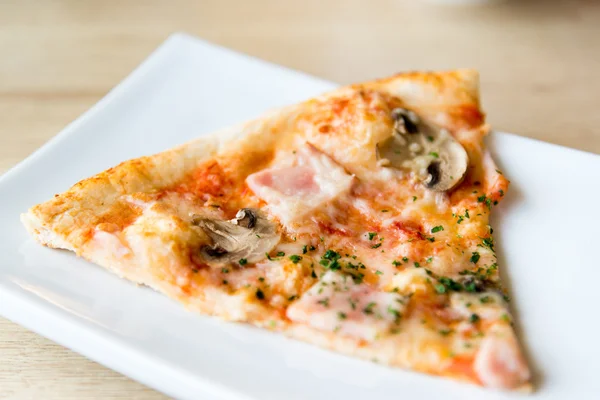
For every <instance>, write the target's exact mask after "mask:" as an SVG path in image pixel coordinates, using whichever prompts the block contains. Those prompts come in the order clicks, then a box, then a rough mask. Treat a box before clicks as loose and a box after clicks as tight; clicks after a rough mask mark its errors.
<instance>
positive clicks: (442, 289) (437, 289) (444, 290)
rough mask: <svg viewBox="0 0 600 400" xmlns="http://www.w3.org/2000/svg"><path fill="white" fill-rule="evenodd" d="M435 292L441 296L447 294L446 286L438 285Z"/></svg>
mask: <svg viewBox="0 0 600 400" xmlns="http://www.w3.org/2000/svg"><path fill="white" fill-rule="evenodd" d="M435 291H436V292H438V293H439V294H444V293H446V286H444V285H442V284H441V283H438V284H437V285H435Z"/></svg>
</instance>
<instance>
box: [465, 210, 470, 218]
mask: <svg viewBox="0 0 600 400" xmlns="http://www.w3.org/2000/svg"><path fill="white" fill-rule="evenodd" d="M465 217H467V218H471V217H470V216H469V209H466V210H465Z"/></svg>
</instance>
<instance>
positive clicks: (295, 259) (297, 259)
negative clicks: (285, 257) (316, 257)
mask: <svg viewBox="0 0 600 400" xmlns="http://www.w3.org/2000/svg"><path fill="white" fill-rule="evenodd" d="M290 260H292V262H293V263H294V264H298V263H299V262H300V260H302V256H298V255H296V254H292V255H291V256H290Z"/></svg>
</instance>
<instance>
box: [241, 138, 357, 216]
mask: <svg viewBox="0 0 600 400" xmlns="http://www.w3.org/2000/svg"><path fill="white" fill-rule="evenodd" d="M353 180H354V176H353V175H351V174H348V173H347V172H346V171H345V170H344V168H343V167H342V166H340V165H339V164H338V163H336V162H335V161H334V160H333V159H332V158H331V157H329V156H328V155H327V154H325V153H323V152H321V151H319V150H318V149H316V148H315V147H314V146H312V145H310V144H307V145H305V146H304V147H303V148H302V149H301V150H299V151H298V153H297V159H296V163H295V165H293V166H277V165H275V166H274V167H272V168H269V169H265V170H262V171H259V172H257V173H254V174H252V175H250V176H248V178H247V179H246V183H247V184H248V187H249V188H250V189H251V190H252V191H253V192H254V194H256V196H258V197H259V198H260V199H262V200H264V201H265V202H266V203H267V205H268V207H267V211H268V212H270V213H271V214H273V215H275V216H276V217H277V218H279V219H280V221H281V222H282V223H283V224H284V225H285V226H286V227H288V228H290V227H292V226H293V224H294V221H297V220H301V219H302V218H303V217H304V216H306V214H308V213H309V212H310V211H312V210H314V209H316V208H318V207H320V206H321V205H323V204H324V203H326V202H328V201H331V200H333V199H335V198H336V197H338V196H341V195H343V194H344V193H347V192H348V191H349V190H350V187H351V186H352V182H353Z"/></svg>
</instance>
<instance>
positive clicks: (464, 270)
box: [22, 70, 530, 390]
mask: <svg viewBox="0 0 600 400" xmlns="http://www.w3.org/2000/svg"><path fill="white" fill-rule="evenodd" d="M487 131H488V127H487V126H486V125H485V124H484V116H483V114H482V112H481V110H480V108H479V94H478V76H477V73H476V72H474V71H471V70H460V71H453V72H444V73H406V74H399V75H396V76H393V77H390V78H387V79H383V80H378V81H373V82H367V83H363V84H357V85H353V86H349V87H344V88H341V89H338V90H335V91H333V92H330V93H327V94H324V95H322V96H320V97H316V98H314V99H311V100H308V101H305V102H303V103H300V104H297V105H294V106H289V107H285V108H282V109H279V110H275V111H272V112H270V113H268V114H266V115H264V116H262V117H261V118H259V119H256V120H253V121H250V122H247V123H245V124H243V125H239V126H235V127H232V128H228V129H226V130H223V131H220V132H217V133H215V134H213V135H211V136H210V137H203V138H200V139H198V140H196V141H193V142H191V143H188V144H185V145H183V146H180V147H177V148H175V149H172V150H169V151H166V152H164V153H160V154H157V155H153V156H150V157H142V158H139V159H135V160H130V161H126V162H124V163H122V164H120V165H118V166H117V167H115V168H111V169H109V170H107V171H104V172H102V173H100V174H98V175H96V176H94V177H92V178H89V179H86V180H83V181H81V182H79V183H77V184H76V185H75V186H73V187H72V188H71V189H69V190H68V191H67V192H65V193H62V194H59V195H56V196H55V197H54V198H53V199H51V200H49V201H48V202H46V203H43V204H40V205H37V206H35V207H33V208H31V209H30V210H29V211H28V212H27V213H26V214H24V215H23V216H22V221H23V223H24V224H25V226H26V228H27V230H28V231H29V232H30V233H31V234H32V235H33V236H34V237H35V238H36V239H37V240H38V241H40V242H41V243H42V244H44V245H47V246H50V247H55V248H62V249H68V250H71V251H74V252H75V253H76V254H77V255H79V256H81V257H84V258H85V259H86V260H89V261H91V262H93V263H96V264H99V265H101V266H103V267H105V268H107V269H109V270H110V271H113V272H114V273H116V274H117V275H119V276H121V277H123V278H126V279H129V280H131V281H133V282H136V283H139V284H144V285H147V286H150V287H151V288H153V289H155V290H157V291H159V292H162V293H164V294H166V295H167V296H169V297H171V298H173V299H176V300H177V301H179V302H181V303H183V304H185V305H186V306H187V307H188V308H189V309H191V310H193V311H197V312H200V313H202V314H207V315H215V316H219V317H221V318H224V319H227V320H231V321H240V322H246V323H250V324H253V325H255V326H258V327H262V328H266V329H269V330H272V331H277V332H281V333H283V334H286V335H289V336H291V337H293V338H297V339H300V340H304V341H306V342H310V343H314V344H316V345H319V346H323V347H325V348H328V349H332V350H334V351H337V352H340V353H344V354H348V355H353V356H357V357H361V358H364V359H368V360H377V361H378V362H380V363H383V364H387V365H390V366H397V367H402V368H407V369H412V370H415V371H421V372H424V373H429V374H434V375H440V376H446V377H451V378H455V379H458V380H463V381H468V382H471V383H474V384H476V385H482V386H487V387H493V388H500V389H514V390H528V389H529V388H530V383H529V380H530V373H529V369H528V366H527V363H526V360H525V359H524V356H523V353H522V351H521V349H520V346H519V344H518V342H517V339H516V336H515V332H514V330H513V327H512V322H511V314H510V311H509V308H508V305H507V301H508V297H507V296H506V295H505V292H504V290H503V288H502V286H501V283H500V279H499V275H498V265H497V261H496V255H495V253H494V240H493V238H492V228H491V227H490V225H489V224H488V219H489V215H490V212H491V210H492V209H493V208H494V207H495V206H496V205H497V204H498V202H500V201H501V200H502V198H503V197H504V195H505V193H506V190H507V187H508V181H507V179H506V178H505V177H504V176H503V175H502V173H501V172H500V171H499V170H498V169H497V168H496V166H495V164H494V161H493V160H492V158H491V156H490V154H489V153H488V152H487V151H486V150H485V148H484V144H483V137H484V136H485V134H486V133H487Z"/></svg>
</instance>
